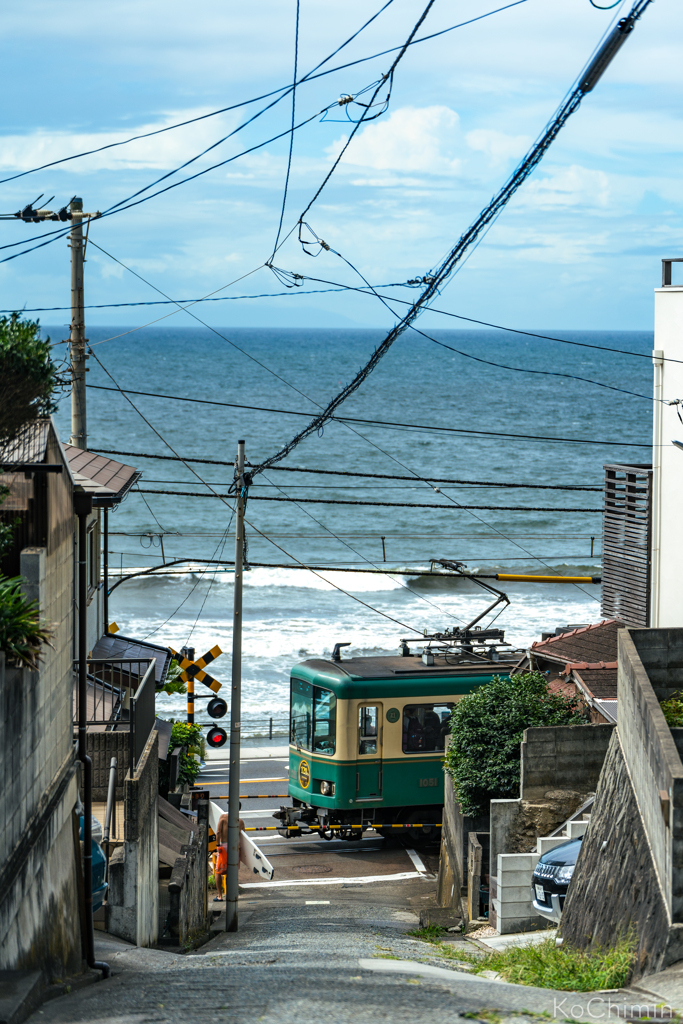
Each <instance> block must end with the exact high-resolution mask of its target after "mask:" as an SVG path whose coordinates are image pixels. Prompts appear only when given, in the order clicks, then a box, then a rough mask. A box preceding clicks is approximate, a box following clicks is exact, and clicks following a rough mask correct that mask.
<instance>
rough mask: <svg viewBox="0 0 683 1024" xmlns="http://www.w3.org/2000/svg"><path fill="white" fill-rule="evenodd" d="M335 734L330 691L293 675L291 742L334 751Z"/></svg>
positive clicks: (334, 700)
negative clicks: (294, 677)
mask: <svg viewBox="0 0 683 1024" xmlns="http://www.w3.org/2000/svg"><path fill="white" fill-rule="evenodd" d="M336 735H337V698H336V697H335V695H334V694H333V693H332V691H331V690H325V689H323V688H322V687H321V686H312V685H311V684H310V683H305V682H304V681H303V680H302V679H292V681H291V705H290V718H289V739H290V743H295V744H297V746H299V747H302V748H303V749H304V750H313V751H315V752H316V753H319V754H334V751H335V742H336Z"/></svg>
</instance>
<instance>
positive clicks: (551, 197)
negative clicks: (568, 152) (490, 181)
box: [518, 164, 610, 208]
mask: <svg viewBox="0 0 683 1024" xmlns="http://www.w3.org/2000/svg"><path fill="white" fill-rule="evenodd" d="M609 200H610V184H609V178H608V176H607V175H606V174H605V172H604V171H592V170H589V169H588V168H587V167H580V166H579V165H578V164H572V166H571V167H567V168H566V169H565V170H561V171H557V172H556V173H555V174H551V175H548V176H547V177H545V178H540V179H538V180H536V181H531V182H529V183H527V185H526V186H525V187H524V189H523V190H522V191H521V192H520V193H519V200H518V201H519V202H520V203H521V204H522V205H526V206H535V207H576V206H584V207H593V208H594V207H596V206H597V207H606V206H607V205H608V203H609Z"/></svg>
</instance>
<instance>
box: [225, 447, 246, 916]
mask: <svg viewBox="0 0 683 1024" xmlns="http://www.w3.org/2000/svg"><path fill="white" fill-rule="evenodd" d="M235 487H236V491H237V505H236V509H235V594H234V605H233V614H232V694H231V700H230V777H229V780H228V869H227V873H226V876H225V930H226V932H236V931H237V925H238V921H237V916H238V915H237V897H238V885H239V881H238V880H239V869H240V725H241V723H240V718H241V714H242V711H241V708H242V582H243V565H242V554H243V551H244V506H245V504H246V493H245V492H246V487H245V480H244V441H238V442H237V462H236V463H235Z"/></svg>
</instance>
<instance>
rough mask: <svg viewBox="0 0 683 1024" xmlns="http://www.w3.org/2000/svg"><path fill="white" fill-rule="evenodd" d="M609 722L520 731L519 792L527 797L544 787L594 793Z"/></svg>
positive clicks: (609, 726) (609, 731)
mask: <svg viewBox="0 0 683 1024" xmlns="http://www.w3.org/2000/svg"><path fill="white" fill-rule="evenodd" d="M613 728H614V726H612V725H554V726H547V727H538V728H533V729H525V730H524V740H523V742H522V756H521V785H520V789H521V794H522V796H523V797H524V798H525V799H527V800H533V799H534V797H535V796H537V795H542V794H544V793H546V792H547V791H548V790H552V789H559V790H574V791H576V792H578V793H591V792H592V793H594V792H595V789H596V787H597V784H598V779H599V778H600V771H601V770H602V765H603V762H604V760H605V755H606V753H607V747H608V744H609V741H610V736H611V735H612V730H613Z"/></svg>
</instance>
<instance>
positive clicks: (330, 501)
mask: <svg viewBox="0 0 683 1024" xmlns="http://www.w3.org/2000/svg"><path fill="white" fill-rule="evenodd" d="M415 479H416V481H419V480H421V481H422V482H423V483H428V481H426V480H425V479H424V478H423V477H417V476H416V477H415ZM188 482H189V481H188ZM202 482H203V483H204V485H205V486H206V487H209V488H211V493H210V494H206V493H205V492H203V491H165V490H151V489H150V488H145V489H144V490H141V491H140V493H141V494H166V495H172V496H173V497H176V498H230V497H231V495H230V494H219V493H218V492H217V491H214V490H213V487H212V485H211V484H208V483H207V482H206V480H204V481H202ZM430 486H431V485H430ZM278 490H279V488H278ZM441 493H442V494H443V495H444V497H448V498H449V499H450V500H451V501H452V502H453V504H451V505H432V504H429V503H424V502H414V501H351V500H349V499H346V498H276V497H275V496H274V495H270V494H251V495H250V496H249V500H250V501H278V502H293V503H294V504H297V503H298V502H300V503H301V504H305V505H357V506H366V507H367V506H372V507H373V508H374V507H379V508H438V509H445V510H446V511H450V512H452V511H457V510H462V511H463V512H469V511H470V510H472V509H475V510H477V511H480V512H599V513H602V511H603V509H602V508H580V507H579V508H573V507H570V508H563V507H562V506H560V507H557V506H553V507H549V508H548V507H537V506H532V505H461V504H460V502H458V501H456V500H455V498H452V497H451V496H450V495H446V493H445V492H444V491H442V492H441ZM486 525H487V526H488V525H489V524H488V523H486Z"/></svg>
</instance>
